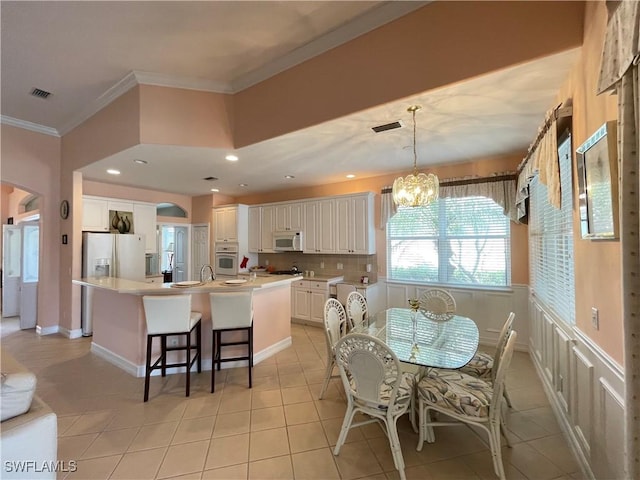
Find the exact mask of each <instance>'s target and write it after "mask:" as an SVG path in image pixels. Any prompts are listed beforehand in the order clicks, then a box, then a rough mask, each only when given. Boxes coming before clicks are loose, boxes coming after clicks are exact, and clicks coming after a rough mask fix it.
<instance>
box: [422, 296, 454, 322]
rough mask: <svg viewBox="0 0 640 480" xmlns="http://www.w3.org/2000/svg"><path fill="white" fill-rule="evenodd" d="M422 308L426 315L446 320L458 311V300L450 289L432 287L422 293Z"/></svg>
mask: <svg viewBox="0 0 640 480" xmlns="http://www.w3.org/2000/svg"><path fill="white" fill-rule="evenodd" d="M420 310H422V313H423V314H424V315H425V317H427V318H429V319H431V320H435V321H439V322H444V321H447V320H449V319H451V318H452V317H453V315H454V314H455V313H456V301H455V299H454V298H453V295H451V294H450V293H449V292H448V291H446V290H443V289H442V288H431V289H429V290H427V291H425V292H423V293H422V295H420Z"/></svg>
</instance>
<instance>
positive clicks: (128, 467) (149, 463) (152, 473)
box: [110, 447, 167, 480]
mask: <svg viewBox="0 0 640 480" xmlns="http://www.w3.org/2000/svg"><path fill="white" fill-rule="evenodd" d="M166 452H167V448H165V447H163V448H154V449H152V450H142V451H140V452H130V453H126V454H125V455H124V456H123V457H122V460H120V463H118V466H117V467H116V469H115V471H114V472H113V474H112V475H111V477H110V479H111V480H130V479H133V478H135V479H136V480H147V479H149V480H152V479H154V478H156V473H157V472H158V470H159V469H160V464H161V463H162V460H163V459H164V455H165V453H166Z"/></svg>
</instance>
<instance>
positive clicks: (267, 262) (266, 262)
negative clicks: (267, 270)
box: [264, 259, 269, 267]
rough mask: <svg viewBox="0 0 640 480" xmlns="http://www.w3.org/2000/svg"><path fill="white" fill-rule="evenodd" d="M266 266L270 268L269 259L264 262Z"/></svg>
mask: <svg viewBox="0 0 640 480" xmlns="http://www.w3.org/2000/svg"><path fill="white" fill-rule="evenodd" d="M264 264H265V265H266V266H267V267H268V266H269V259H266V260H265V261H264Z"/></svg>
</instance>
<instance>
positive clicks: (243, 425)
mask: <svg viewBox="0 0 640 480" xmlns="http://www.w3.org/2000/svg"><path fill="white" fill-rule="evenodd" d="M250 421H251V412H250V411H246V412H238V413H228V414H225V415H218V417H217V418H216V424H215V426H214V427H213V438H217V437H225V436H228V435H239V434H241V433H249V427H250Z"/></svg>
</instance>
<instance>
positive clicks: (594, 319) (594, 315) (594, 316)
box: [591, 307, 600, 330]
mask: <svg viewBox="0 0 640 480" xmlns="http://www.w3.org/2000/svg"><path fill="white" fill-rule="evenodd" d="M591 325H592V326H593V328H595V329H596V330H599V329H600V318H599V316H598V309H597V308H595V307H591Z"/></svg>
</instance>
